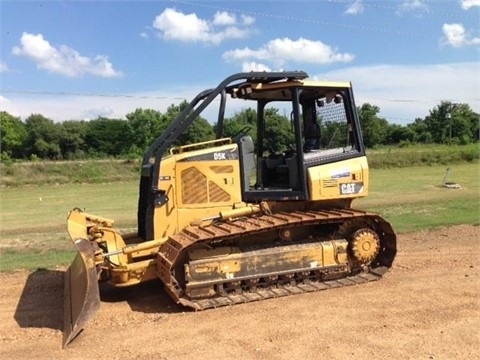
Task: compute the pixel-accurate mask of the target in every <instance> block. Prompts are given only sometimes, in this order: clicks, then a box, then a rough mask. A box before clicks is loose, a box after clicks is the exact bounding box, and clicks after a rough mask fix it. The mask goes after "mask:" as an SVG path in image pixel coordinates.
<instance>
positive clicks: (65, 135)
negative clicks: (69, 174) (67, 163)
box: [59, 120, 90, 159]
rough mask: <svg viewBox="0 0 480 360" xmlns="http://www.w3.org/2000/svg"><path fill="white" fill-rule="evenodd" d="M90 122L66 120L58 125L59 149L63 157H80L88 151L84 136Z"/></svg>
mask: <svg viewBox="0 0 480 360" xmlns="http://www.w3.org/2000/svg"><path fill="white" fill-rule="evenodd" d="M89 125H90V123H89V122H87V121H83V120H81V121H78V120H68V121H64V122H63V123H62V124H61V125H60V140H59V145H60V150H61V152H62V157H63V158H64V159H75V158H82V157H84V156H85V154H86V153H87V152H88V148H87V142H86V136H87V131H88V128H89Z"/></svg>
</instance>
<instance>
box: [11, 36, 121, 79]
mask: <svg viewBox="0 0 480 360" xmlns="http://www.w3.org/2000/svg"><path fill="white" fill-rule="evenodd" d="M12 53H13V54H14V55H17V56H24V57H26V58H28V59H30V60H33V61H34V62H35V63H36V64H37V67H38V68H39V69H45V70H47V71H50V72H52V73H56V74H60V75H64V76H68V77H78V76H81V75H83V74H90V75H95V76H101V77H118V76H122V73H121V72H119V71H117V70H115V69H114V68H113V65H112V63H111V62H110V61H109V60H108V57H106V56H104V55H97V56H95V57H93V58H89V57H87V56H82V55H80V53H79V52H78V51H76V50H74V49H72V48H70V47H68V46H66V45H60V46H59V47H58V48H55V47H54V46H52V45H51V44H50V43H49V42H48V41H47V40H45V38H44V37H43V35H42V34H36V35H35V34H30V33H26V32H24V33H23V34H22V37H21V38H20V46H14V47H13V49H12Z"/></svg>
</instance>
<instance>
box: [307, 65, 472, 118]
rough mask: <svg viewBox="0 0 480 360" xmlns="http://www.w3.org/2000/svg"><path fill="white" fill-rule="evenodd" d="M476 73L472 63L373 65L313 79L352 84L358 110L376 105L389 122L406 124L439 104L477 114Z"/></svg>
mask: <svg viewBox="0 0 480 360" xmlns="http://www.w3.org/2000/svg"><path fill="white" fill-rule="evenodd" d="M479 71H480V68H479V65H478V63H476V62H466V63H451V64H432V65H377V66H364V67H351V68H344V69H340V70H335V71H331V72H328V73H323V74H317V75H315V78H317V79H320V80H332V81H335V80H338V81H352V83H353V88H354V91H355V98H356V102H357V105H358V106H359V105H361V104H362V103H365V102H368V103H370V104H373V105H377V106H379V107H380V110H381V116H384V117H386V118H387V120H388V121H389V122H397V123H403V124H406V123H411V122H413V121H414V120H415V118H417V117H420V118H423V117H425V116H427V115H428V112H429V110H432V109H433V108H434V107H436V106H438V105H439V104H440V102H441V101H442V100H447V101H451V102H457V103H466V104H469V105H470V107H471V108H472V109H473V110H474V111H475V112H477V113H479V112H480V101H479V99H478V96H477V94H478V82H477V80H476V79H478V76H479ZM310 75H313V74H310ZM372 79H377V80H376V81H372ZM420 79H421V80H420Z"/></svg>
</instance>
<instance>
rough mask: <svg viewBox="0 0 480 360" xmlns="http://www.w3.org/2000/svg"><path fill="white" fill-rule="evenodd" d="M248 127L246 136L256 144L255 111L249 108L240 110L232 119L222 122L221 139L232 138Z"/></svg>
mask: <svg viewBox="0 0 480 360" xmlns="http://www.w3.org/2000/svg"><path fill="white" fill-rule="evenodd" d="M216 126H217V124H215V126H214V128H215V132H216V130H217V129H216ZM246 127H249V128H250V129H249V131H248V135H250V136H251V137H252V139H253V141H254V143H256V140H257V111H256V110H254V109H251V108H246V109H242V110H241V111H240V112H236V113H235V114H234V115H233V116H232V117H230V118H226V119H225V120H224V122H223V137H234V136H235V135H237V134H238V133H239V132H240V131H241V130H242V129H245V128H246Z"/></svg>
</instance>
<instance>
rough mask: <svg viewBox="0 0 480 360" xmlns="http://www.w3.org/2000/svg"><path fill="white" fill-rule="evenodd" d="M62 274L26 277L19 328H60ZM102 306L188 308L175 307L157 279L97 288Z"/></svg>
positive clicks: (174, 310)
mask: <svg viewBox="0 0 480 360" xmlns="http://www.w3.org/2000/svg"><path fill="white" fill-rule="evenodd" d="M64 274H65V272H64V271H58V270H40V269H39V270H37V271H35V272H33V273H31V274H30V275H28V278H27V281H26V282H25V286H24V287H23V291H22V295H21V296H20V300H19V302H18V305H17V308H16V310H15V315H14V318H15V320H16V321H17V323H18V325H19V326H20V327H22V328H49V329H54V330H62V328H63V286H64ZM100 298H101V304H100V306H102V304H103V303H115V302H122V301H126V302H127V303H128V305H129V306H130V308H131V309H132V311H138V312H142V313H158V314H162V313H177V312H182V311H186V310H187V309H186V308H184V307H182V306H180V305H177V304H175V303H174V302H173V301H172V299H170V297H169V296H168V295H167V294H166V292H165V291H164V289H163V284H162V282H161V281H160V280H152V281H149V282H146V283H143V284H139V285H136V286H131V287H127V288H114V287H112V286H109V285H108V284H101V285H100Z"/></svg>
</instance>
